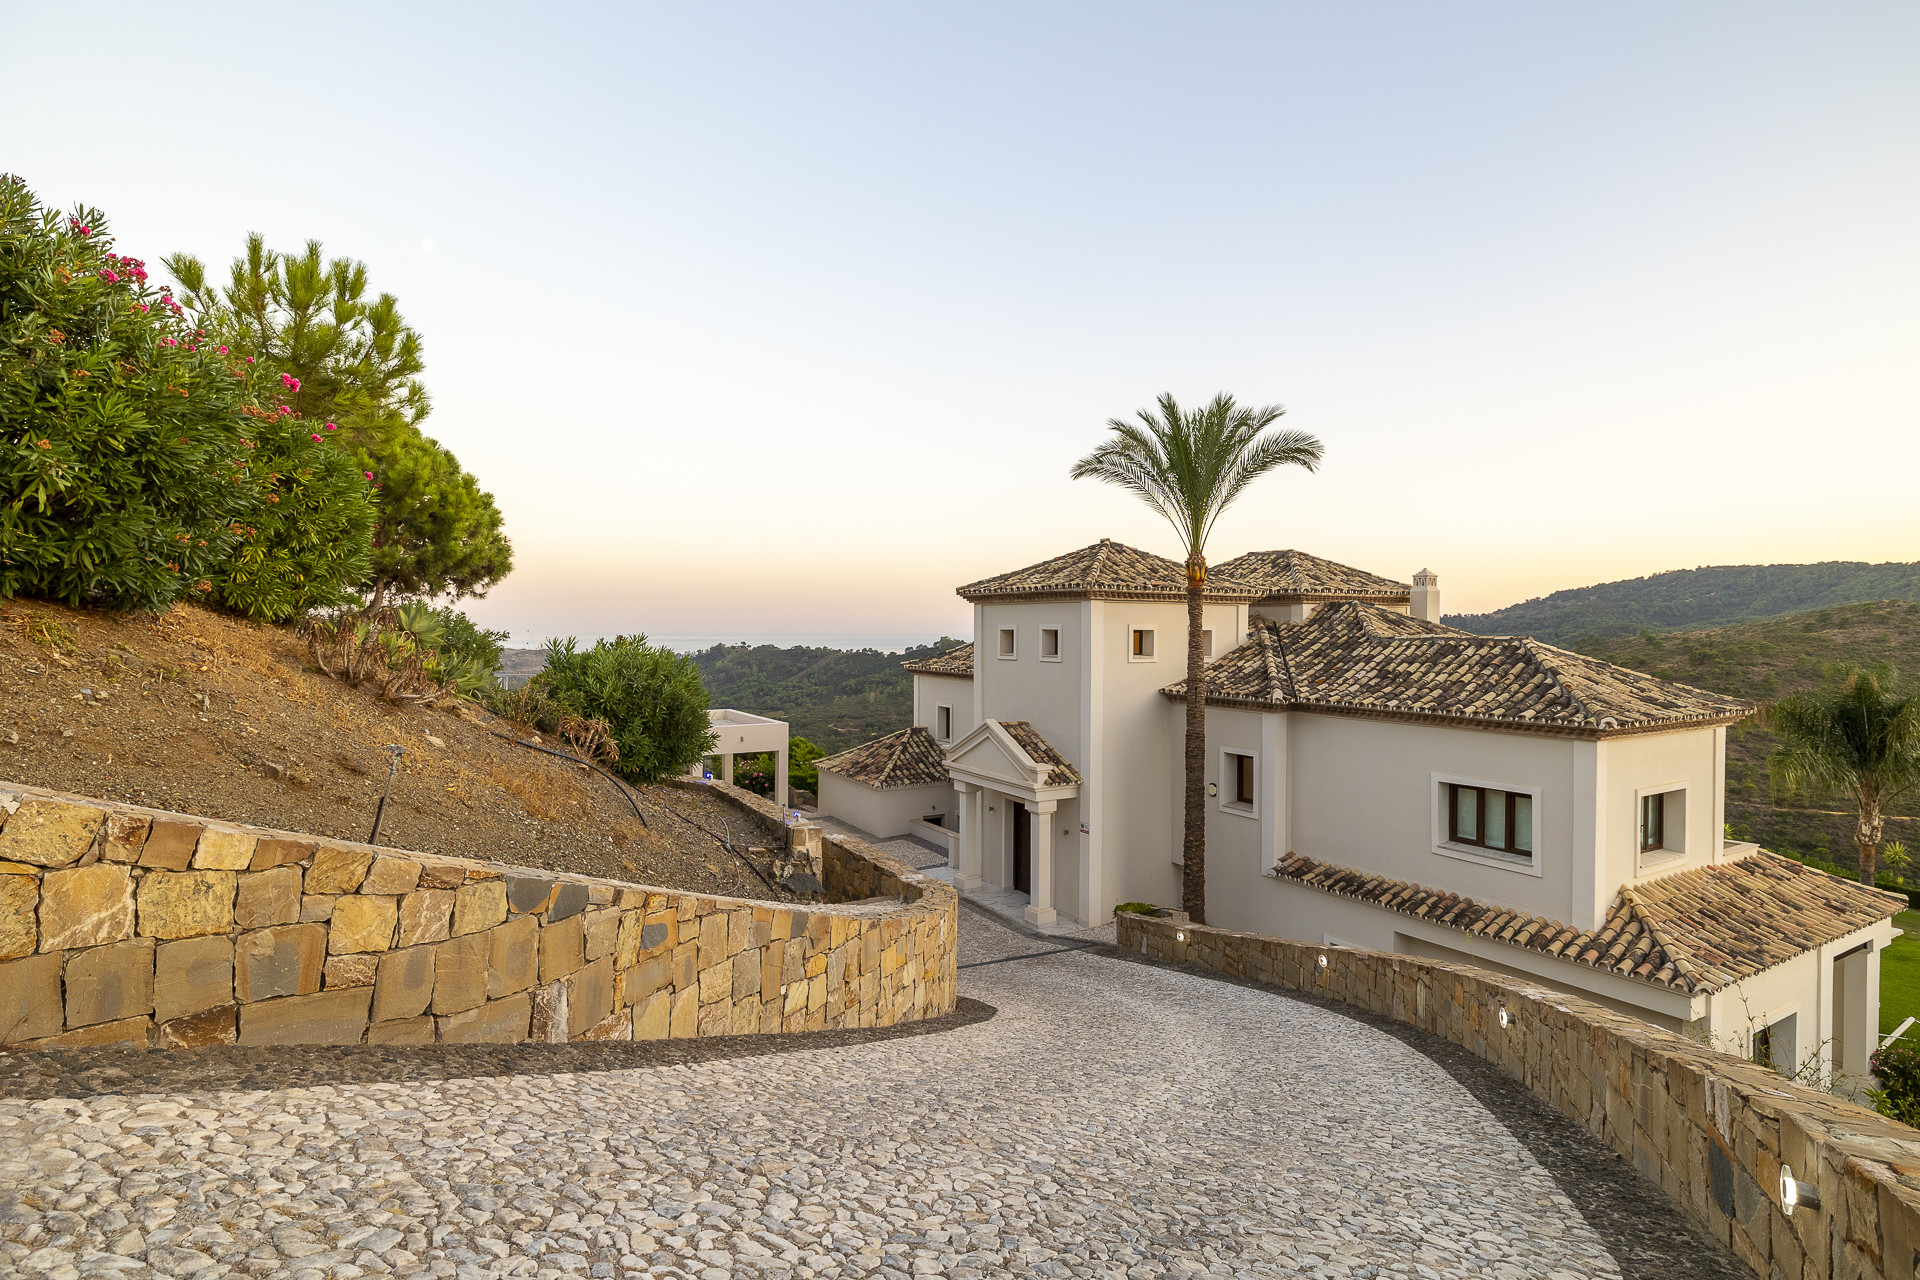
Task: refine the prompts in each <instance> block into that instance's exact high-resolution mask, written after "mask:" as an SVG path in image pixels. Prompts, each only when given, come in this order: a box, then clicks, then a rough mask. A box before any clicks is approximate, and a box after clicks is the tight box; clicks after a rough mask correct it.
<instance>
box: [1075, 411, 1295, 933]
mask: <svg viewBox="0 0 1920 1280" xmlns="http://www.w3.org/2000/svg"><path fill="white" fill-rule="evenodd" d="M1285 412H1286V410H1285V409H1282V408H1281V407H1280V406H1279V405H1277V404H1276V405H1264V406H1262V407H1259V408H1253V407H1245V408H1243V407H1241V406H1240V405H1238V404H1235V403H1234V400H1233V397H1232V396H1230V395H1227V394H1226V393H1225V392H1222V393H1221V394H1219V395H1217V396H1215V397H1214V398H1213V402H1212V403H1211V404H1209V405H1207V406H1206V407H1205V408H1203V409H1199V410H1196V411H1193V412H1187V411H1185V410H1183V409H1181V407H1180V406H1179V405H1178V404H1177V403H1175V402H1174V398H1173V396H1172V395H1171V394H1168V395H1163V396H1161V397H1160V405H1159V411H1158V412H1155V411H1154V410H1152V409H1142V410H1140V412H1139V415H1138V417H1139V421H1137V422H1129V421H1127V420H1126V419H1124V418H1109V419H1108V420H1107V425H1108V426H1109V427H1112V428H1113V436H1112V437H1111V438H1110V439H1108V440H1107V441H1106V442H1105V443H1104V444H1102V445H1101V446H1100V447H1099V448H1097V449H1095V450H1094V451H1093V452H1092V453H1090V454H1088V455H1087V456H1086V457H1084V458H1082V459H1080V461H1078V462H1076V463H1074V464H1073V472H1072V475H1073V478H1074V479H1076V480H1080V479H1083V478H1089V477H1090V478H1092V479H1095V480H1105V481H1106V482H1107V483H1108V484H1114V485H1118V486H1120V487H1121V488H1122V489H1125V490H1126V491H1127V492H1129V493H1131V494H1133V495H1134V496H1136V497H1138V498H1139V499H1140V500H1141V501H1142V502H1145V503H1146V504H1147V505H1148V506H1150V507H1152V508H1153V509H1154V510H1155V511H1158V512H1159V513H1160V514H1161V515H1163V516H1165V517H1166V518H1167V521H1168V523H1170V524H1172V525H1173V527H1174V529H1175V530H1176V531H1178V533H1179V534H1180V542H1181V545H1182V546H1183V547H1184V548H1185V549H1186V553H1187V741H1186V766H1187V791H1186V825H1185V828H1184V831H1183V835H1182V841H1181V848H1182V855H1181V856H1182V860H1183V862H1184V864H1185V865H1184V868H1183V871H1182V875H1181V884H1180V905H1181V906H1182V907H1183V908H1184V909H1185V910H1186V912H1187V914H1188V915H1189V916H1190V917H1191V918H1192V919H1193V922H1194V923H1195V924H1205V923H1206V922H1207V861H1206V859H1207V826H1206V823H1207V818H1206V773H1207V719H1206V704H1207V691H1206V687H1205V685H1204V684H1203V683H1202V674H1201V673H1202V668H1203V667H1204V665H1205V659H1204V657H1203V655H1202V653H1201V644H1202V641H1201V633H1202V631H1203V629H1204V628H1203V627H1202V626H1201V603H1202V597H1203V596H1204V595H1205V592H1206V587H1207V555H1206V548H1207V535H1208V534H1209V533H1211V532H1212V531H1213V525H1214V521H1216V520H1218V519H1219V518H1220V514H1221V513H1222V512H1223V511H1225V510H1226V509H1227V508H1228V507H1229V506H1230V505H1232V503H1233V500H1234V499H1235V498H1237V497H1239V496H1240V495H1241V493H1242V492H1244V491H1245V490H1246V487H1247V486H1248V485H1250V484H1252V483H1253V482H1254V481H1255V480H1257V479H1259V478H1260V477H1261V476H1263V475H1265V474H1266V473H1267V472H1269V471H1272V470H1274V469H1275V468H1278V467H1305V468H1306V469H1307V470H1308V471H1312V470H1314V469H1315V468H1316V467H1318V466H1319V465H1320V456H1321V453H1322V452H1323V450H1322V447H1321V444H1320V441H1319V440H1317V439H1315V438H1314V437H1313V436H1311V435H1308V434H1307V433H1306V432H1304V431H1276V432H1272V433H1270V434H1263V433H1265V432H1266V430H1267V428H1268V427H1269V426H1271V425H1273V423H1274V421H1275V420H1276V419H1277V418H1279V417H1280V415H1281V414H1283V413H1285Z"/></svg>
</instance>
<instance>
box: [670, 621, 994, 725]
mask: <svg viewBox="0 0 1920 1280" xmlns="http://www.w3.org/2000/svg"><path fill="white" fill-rule="evenodd" d="M959 643H960V641H958V640H945V639H943V640H940V641H938V642H936V643H934V644H931V645H927V646H925V647H923V648H918V649H908V650H907V651H906V652H905V653H882V652H880V651H879V650H877V649H808V648H793V649H781V648H776V647H775V646H773V645H770V644H763V645H745V644H736V645H715V646H714V647H713V648H711V649H708V650H706V651H705V652H704V653H696V654H694V655H693V661H694V663H695V665H697V666H698V667H699V668H700V678H701V679H702V680H703V681H705V682H706V686H707V695H708V697H709V698H710V699H711V700H712V704H713V705H714V706H716V707H736V708H738V709H739V710H741V711H750V712H752V713H753V714H754V715H761V716H772V717H774V718H775V719H778V720H785V721H786V722H787V723H788V724H790V725H792V726H793V734H794V736H795V737H799V738H805V739H807V740H808V741H810V742H812V743H813V744H814V745H815V746H817V747H820V748H822V749H824V750H826V751H828V752H834V751H842V750H845V749H846V748H848V747H854V746H858V745H860V744H861V743H863V742H867V741H870V740H871V739H874V738H877V737H879V736H880V735H882V734H885V733H892V732H893V731H894V730H895V729H904V728H906V727H907V726H908V725H909V724H911V723H912V722H913V677H912V676H910V675H908V674H907V673H906V672H905V671H903V670H901V668H900V664H901V663H902V662H905V661H907V660H908V659H910V658H924V657H927V656H928V655H930V654H935V653H939V652H941V651H942V650H945V649H951V648H952V647H953V646H954V645H956V644H959Z"/></svg>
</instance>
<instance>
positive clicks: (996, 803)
mask: <svg viewBox="0 0 1920 1280" xmlns="http://www.w3.org/2000/svg"><path fill="white" fill-rule="evenodd" d="M947 773H948V775H949V776H951V777H952V779H953V789H954V790H955V791H957V792H958V793H959V795H960V806H959V808H960V865H959V867H958V868H957V870H958V873H959V875H958V882H959V884H960V886H961V887H962V888H965V889H970V888H977V887H979V885H980V883H981V879H982V876H981V868H982V864H983V861H984V853H983V841H982V836H983V834H984V832H985V829H986V822H987V815H988V814H989V813H995V814H998V813H1002V812H1004V813H1005V814H1006V820H1007V822H1008V823H1009V825H1010V829H1011V840H1012V843H1013V847H1014V850H1015V853H1014V855H1013V857H1014V864H1013V865H1014V870H1013V872H1012V875H1011V876H1010V877H1009V878H1010V879H1011V880H1013V881H1014V885H1013V887H1015V888H1020V889H1024V890H1025V891H1026V893H1027V906H1026V911H1025V914H1026V917H1027V920H1028V922H1029V923H1032V924H1036V925H1044V924H1052V923H1053V922H1054V920H1055V918H1056V912H1055V910H1054V906H1053V825H1054V814H1055V813H1057V812H1058V810H1059V807H1060V802H1061V801H1063V800H1072V799H1075V798H1077V797H1078V796H1079V794H1080V773H1079V770H1077V769H1075V768H1074V767H1073V765H1072V764H1071V763H1069V762H1068V761H1067V759H1066V758H1065V757H1064V756H1062V755H1061V754H1060V753H1059V752H1058V751H1056V750H1055V749H1054V748H1053V746H1052V744H1051V743H1049V742H1048V741H1047V740H1046V739H1045V738H1043V737H1041V736H1040V734H1039V733H1038V731H1036V730H1035V729H1034V727H1033V726H1032V725H1031V724H1028V723H1027V722H1026V721H1024V720H1009V721H1000V720H991V719H989V720H983V721H981V722H980V725H979V727H978V728H976V729H974V730H973V732H971V733H969V734H967V735H966V736H965V737H963V738H961V739H960V740H959V741H958V742H955V743H954V744H953V746H952V747H950V748H948V750H947ZM1022 879H1024V881H1025V883H1024V884H1021V883H1019V881H1021V880H1022Z"/></svg>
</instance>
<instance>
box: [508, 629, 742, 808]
mask: <svg viewBox="0 0 1920 1280" xmlns="http://www.w3.org/2000/svg"><path fill="white" fill-rule="evenodd" d="M530 683H531V684H532V685H534V686H537V687H539V688H540V689H541V690H542V691H543V692H544V693H545V695H546V696H547V697H548V698H550V699H551V700H552V702H553V704H554V705H555V706H557V707H559V708H560V709H561V710H562V711H564V712H565V713H566V714H569V715H574V716H579V717H581V718H582V719H599V720H603V721H605V722H606V724H607V725H608V727H609V729H610V731H611V735H612V739H613V743H614V745H615V746H616V747H618V748H619V756H618V762H617V763H616V764H614V766H613V769H614V771H615V772H616V773H618V774H620V775H621V776H622V777H624V778H626V779H627V780H628V781H630V782H658V781H659V780H660V779H661V778H664V777H667V776H668V775H670V774H676V773H680V772H681V771H683V770H684V769H685V768H686V767H687V766H688V765H690V764H692V763H693V762H694V761H696V760H698V759H700V758H701V757H702V756H704V755H706V754H707V752H708V750H709V749H710V748H711V747H712V746H713V742H714V732H713V729H712V727H711V725H710V724H709V723H708V720H707V690H706V687H705V686H704V685H702V684H701V683H700V671H699V668H697V667H695V666H694V665H693V659H691V658H689V657H687V656H686V655H685V654H679V653H674V652H672V651H671V650H668V649H664V648H661V647H660V646H658V645H651V644H648V643H647V638H646V637H645V636H618V637H616V638H614V639H612V640H600V641H596V642H595V643H594V645H593V647H592V648H590V649H581V648H580V647H579V642H578V641H577V640H574V639H572V638H568V639H566V640H552V641H549V642H548V644H547V665H546V667H545V669H544V670H542V671H541V672H540V674H539V675H536V676H535V677H534V678H533V680H532V681H531V682H530Z"/></svg>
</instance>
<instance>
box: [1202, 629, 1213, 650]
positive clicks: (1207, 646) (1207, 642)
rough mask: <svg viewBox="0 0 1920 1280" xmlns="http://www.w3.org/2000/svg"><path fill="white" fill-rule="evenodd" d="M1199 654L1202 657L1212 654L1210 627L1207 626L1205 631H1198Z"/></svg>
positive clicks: (1211, 631) (1211, 632) (1211, 630)
mask: <svg viewBox="0 0 1920 1280" xmlns="http://www.w3.org/2000/svg"><path fill="white" fill-rule="evenodd" d="M1200 656H1201V657H1203V658H1211V657H1212V656H1213V628H1212V627H1208V628H1207V629H1206V630H1205V631H1202V632H1201V633H1200Z"/></svg>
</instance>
